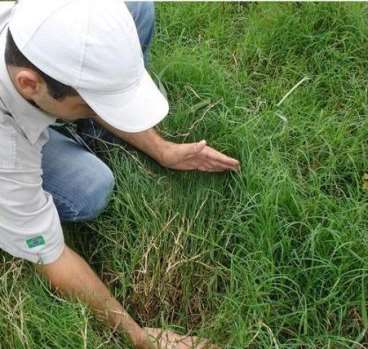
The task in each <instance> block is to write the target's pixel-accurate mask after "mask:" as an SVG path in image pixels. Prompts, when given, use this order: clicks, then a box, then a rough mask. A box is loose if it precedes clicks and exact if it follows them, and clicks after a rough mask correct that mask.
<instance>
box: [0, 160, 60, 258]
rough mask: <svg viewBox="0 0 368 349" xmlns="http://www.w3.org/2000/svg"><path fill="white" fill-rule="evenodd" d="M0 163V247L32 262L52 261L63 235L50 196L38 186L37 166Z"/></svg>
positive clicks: (39, 177)
mask: <svg viewBox="0 0 368 349" xmlns="http://www.w3.org/2000/svg"><path fill="white" fill-rule="evenodd" d="M5 163H6V164H7V165H8V166H7V168H6V167H5V166H3V168H2V167H0V247H1V248H2V249H3V250H5V251H7V252H8V253H10V254H11V255H13V256H15V257H19V258H23V259H26V260H29V261H31V262H33V263H41V264H48V263H52V262H54V261H56V260H57V259H58V258H59V256H60V255H61V253H62V252H63V249H64V237H63V232H62V228H61V224H60V219H59V215H58V212H57V210H56V207H55V204H54V201H53V199H52V196H51V195H50V194H49V193H47V192H45V191H44V190H43V188H42V177H41V173H42V171H41V169H37V168H31V169H22V168H20V169H19V168H9V167H11V166H9V164H11V159H8V161H7V162H5Z"/></svg>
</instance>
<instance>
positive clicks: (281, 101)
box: [277, 76, 310, 107]
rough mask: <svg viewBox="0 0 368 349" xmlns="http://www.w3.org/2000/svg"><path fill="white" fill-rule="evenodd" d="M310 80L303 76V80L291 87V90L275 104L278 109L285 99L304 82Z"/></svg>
mask: <svg viewBox="0 0 368 349" xmlns="http://www.w3.org/2000/svg"><path fill="white" fill-rule="evenodd" d="M307 80H310V78H309V77H308V76H305V77H304V78H303V79H301V80H300V81H299V82H298V83H297V84H295V85H294V86H293V88H292V89H290V90H289V92H288V93H287V94H286V95H285V96H284V97H282V98H281V100H280V102H278V103H277V106H278V107H279V106H280V105H281V104H282V103H283V102H284V101H285V99H286V98H288V97H289V96H290V95H291V94H292V93H293V92H294V91H295V90H296V89H297V88H298V87H299V86H300V85H301V84H302V83H303V82H304V81H307Z"/></svg>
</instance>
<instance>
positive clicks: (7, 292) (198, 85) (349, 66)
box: [0, 3, 368, 349]
mask: <svg viewBox="0 0 368 349" xmlns="http://www.w3.org/2000/svg"><path fill="white" fill-rule="evenodd" d="M156 8H157V14H158V28H157V35H156V38H155V43H154V47H153V57H152V69H153V71H154V72H155V74H156V76H157V77H158V78H159V79H160V81H161V83H162V86H164V88H165V89H166V90H167V92H168V96H169V99H170V105H171V114H170V117H169V118H167V119H166V120H165V121H164V122H163V123H162V124H161V125H160V129H161V132H162V133H163V134H164V135H166V136H167V137H168V138H169V139H172V140H174V141H177V142H184V141H185V142H187V141H192V140H199V139H202V138H205V139H206V140H207V141H208V142H209V143H210V144H211V145H213V146H215V147H217V148H218V149H220V150H222V151H225V152H226V153H228V154H230V155H232V156H234V157H237V158H239V159H240V160H241V162H242V171H241V173H240V174H226V175H209V174H199V173H176V172H173V171H169V170H165V169H162V168H160V167H159V166H158V165H157V164H155V163H154V162H152V161H151V160H150V159H147V158H146V157H145V156H144V155H142V154H139V153H137V152H135V151H129V152H126V151H123V152H122V151H121V150H120V149H113V150H111V151H110V153H109V162H110V164H111V166H112V168H113V170H114V173H115V176H116V181H117V186H116V193H115V195H114V197H113V199H112V202H111V204H110V206H109V208H108V210H107V211H106V212H105V213H104V215H103V216H101V218H100V219H98V220H97V221H94V222H91V223H89V224H85V225H75V226H68V227H65V234H66V240H67V242H68V243H69V244H71V245H72V246H73V247H74V248H75V249H77V250H78V251H79V252H80V253H81V254H82V255H83V256H84V257H85V258H86V259H87V260H88V261H89V262H90V263H91V265H93V267H94V268H95V270H97V272H98V273H99V275H100V276H101V277H102V278H103V279H104V280H105V282H107V283H108V284H109V286H110V288H111V289H112V290H113V292H114V294H115V295H116V296H117V297H118V298H119V300H121V301H122V302H123V304H124V305H125V306H126V307H127V308H128V309H129V311H130V312H131V314H132V315H133V316H134V317H135V318H136V319H137V320H138V321H139V322H140V323H141V324H142V325H146V326H163V327H170V328H172V329H175V330H177V331H178V332H182V333H186V332H188V331H189V332H191V333H193V334H196V335H201V336H205V337H208V338H210V339H212V340H213V341H214V342H216V343H218V344H220V345H222V346H223V347H225V348H239V349H241V348H303V349H304V348H326V349H327V348H329V349H332V348H367V347H368V307H367V305H368V237H367V228H368V220H367V203H368V200H367V198H368V197H367V195H368V194H367V193H366V192H365V191H364V190H363V187H362V177H363V175H364V173H365V172H368V157H367V153H368V147H367V130H368V118H367V113H368V101H367V82H368V79H367V77H368V58H367V57H368V56H367V52H368V26H367V6H366V5H365V4H362V3H345V4H337V3H333V4H331V3H329V4H327V3H303V4H298V3H289V4H287V3H282V4H281V3H279V4H266V3H260V4H239V3H226V4H225V3H195V4H194V3H180V4H179V3H175V4H174V3H172V4H169V3H165V4H164V3H160V4H157V7H156ZM304 78H305V80H304V81H303V82H302V83H301V84H300V85H299V86H298V87H297V88H296V89H295V90H294V91H293V92H292V93H291V94H289V95H287V94H288V92H289V91H290V90H291V89H292V88H293V87H294V86H295V85H296V84H297V83H298V82H300V81H301V80H302V79H304ZM286 95H287V98H285V99H284V100H283V97H285V96H286ZM280 101H282V103H279V102H280ZM2 258H3V262H2V263H1V264H0V275H1V276H0V278H1V283H0V338H1V340H0V348H2V349H3V348H4V349H8V348H121V347H122V345H123V347H126V344H124V342H123V344H121V343H122V341H124V339H122V338H118V337H116V336H115V335H111V333H110V332H109V331H108V330H106V329H104V327H103V326H102V325H101V324H99V323H98V322H97V321H96V320H94V319H93V317H92V315H91V314H90V313H89V312H88V311H87V309H86V308H85V307H83V306H82V305H80V304H77V303H73V302H69V301H63V300H60V299H58V298H57V297H55V296H54V295H52V294H51V293H50V292H49V291H48V289H47V287H46V286H45V283H44V282H42V281H41V280H40V279H39V278H37V277H36V276H35V275H34V274H33V269H32V267H31V266H30V265H29V264H27V263H23V262H21V261H15V260H13V259H11V258H10V257H9V256H6V255H5V254H3V255H2Z"/></svg>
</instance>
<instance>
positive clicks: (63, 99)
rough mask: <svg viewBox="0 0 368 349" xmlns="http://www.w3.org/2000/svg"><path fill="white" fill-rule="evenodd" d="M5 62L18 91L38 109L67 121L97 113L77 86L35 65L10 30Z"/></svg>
mask: <svg viewBox="0 0 368 349" xmlns="http://www.w3.org/2000/svg"><path fill="white" fill-rule="evenodd" d="M5 62H6V65H7V68H8V71H9V74H10V78H11V80H12V81H13V83H14V86H15V88H16V89H17V91H18V92H19V93H20V94H21V95H22V96H23V97H24V98H25V99H27V100H28V101H29V102H30V103H32V104H34V105H36V106H37V107H38V108H40V109H42V110H44V111H45V112H47V113H50V114H52V115H55V116H57V117H58V118H60V119H64V120H68V121H73V120H77V119H80V118H84V117H88V116H92V115H94V114H95V113H94V111H93V110H92V109H91V108H90V107H89V106H88V105H87V104H86V103H85V102H84V101H83V99H82V98H81V97H80V96H79V94H78V92H77V91H76V90H75V89H74V88H72V87H70V86H67V85H64V84H63V83H61V82H59V81H57V80H55V79H53V78H51V77H50V76H48V75H47V74H45V73H44V72H42V71H41V70H40V69H38V68H37V67H36V66H35V65H34V64H32V63H31V62H30V61H29V60H28V59H27V58H26V57H25V56H24V55H23V53H22V52H21V51H20V50H19V49H18V47H17V45H16V44H15V42H14V39H13V36H12V34H11V32H10V30H8V33H7V42H6V49H5Z"/></svg>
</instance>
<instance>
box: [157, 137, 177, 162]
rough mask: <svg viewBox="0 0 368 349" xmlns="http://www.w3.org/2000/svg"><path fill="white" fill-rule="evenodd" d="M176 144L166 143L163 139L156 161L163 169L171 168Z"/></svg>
mask: <svg viewBox="0 0 368 349" xmlns="http://www.w3.org/2000/svg"><path fill="white" fill-rule="evenodd" d="M174 146H175V143H173V142H169V141H166V140H164V139H162V142H161V144H160V146H159V147H158V148H157V157H154V159H155V160H156V161H157V162H158V163H159V164H160V165H161V166H163V167H169V166H170V159H171V154H172V151H173V150H172V149H173V147H174Z"/></svg>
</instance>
